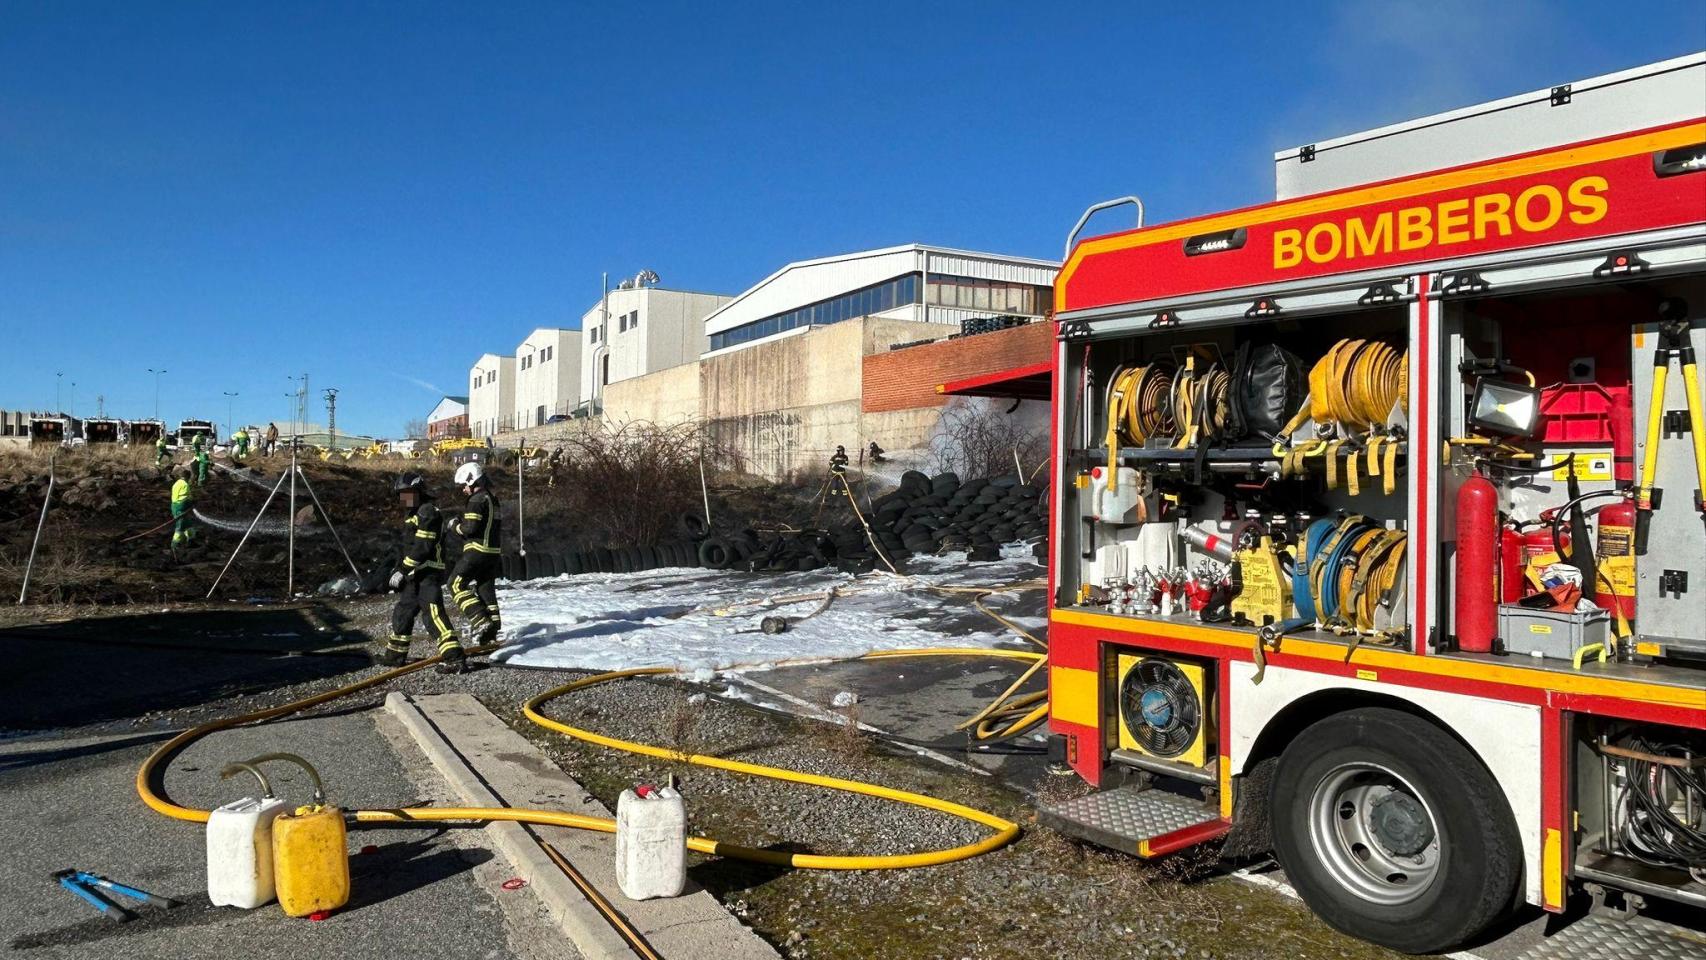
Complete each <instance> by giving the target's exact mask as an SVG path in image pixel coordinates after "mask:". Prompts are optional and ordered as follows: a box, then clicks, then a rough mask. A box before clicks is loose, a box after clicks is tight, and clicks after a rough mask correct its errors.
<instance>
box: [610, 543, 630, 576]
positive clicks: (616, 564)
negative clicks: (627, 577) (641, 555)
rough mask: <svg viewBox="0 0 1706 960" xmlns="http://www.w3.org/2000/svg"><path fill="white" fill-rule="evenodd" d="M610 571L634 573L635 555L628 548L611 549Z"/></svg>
mask: <svg viewBox="0 0 1706 960" xmlns="http://www.w3.org/2000/svg"><path fill="white" fill-rule="evenodd" d="M610 572H611V573H633V572H634V555H633V554H631V553H629V552H628V551H627V549H625V548H621V547H618V548H617V549H615V550H612V551H610Z"/></svg>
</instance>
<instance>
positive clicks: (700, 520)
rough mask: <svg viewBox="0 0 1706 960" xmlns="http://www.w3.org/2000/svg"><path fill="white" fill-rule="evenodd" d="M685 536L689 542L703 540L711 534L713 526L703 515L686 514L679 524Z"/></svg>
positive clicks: (682, 516)
mask: <svg viewBox="0 0 1706 960" xmlns="http://www.w3.org/2000/svg"><path fill="white" fill-rule="evenodd" d="M677 525H678V526H679V527H680V528H681V533H682V535H683V536H685V537H687V539H689V540H703V539H705V538H706V537H707V536H710V534H711V525H710V524H709V523H707V522H706V521H705V515H704V514H702V513H684V514H682V515H681V521H680V523H679V524H677Z"/></svg>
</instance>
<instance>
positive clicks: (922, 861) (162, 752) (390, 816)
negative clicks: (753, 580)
mask: <svg viewBox="0 0 1706 960" xmlns="http://www.w3.org/2000/svg"><path fill="white" fill-rule="evenodd" d="M491 649H492V648H490V647H482V648H477V649H475V650H472V651H470V653H474V654H480V653H487V652H490V650H491ZM901 657H993V658H997V659H1005V660H1023V661H1026V662H1028V663H1031V664H1032V666H1033V669H1034V668H1035V665H1036V664H1037V663H1038V662H1041V661H1042V660H1043V659H1044V658H1045V657H1046V654H1042V653H1036V652H1032V651H1029V650H992V649H984V648H978V647H935V648H927V649H918V650H879V651H876V652H873V653H868V654H864V655H863V656H860V657H854V658H852V659H856V660H886V659H896V658H901ZM437 661H438V658H437V657H432V658H429V659H426V660H420V661H417V662H415V663H411V664H409V665H407V666H403V667H399V668H397V669H395V670H389V671H386V672H385V673H381V674H377V675H375V676H372V677H368V678H367V679H365V680H361V681H358V682H356V683H352V684H350V685H348V686H345V687H340V688H338V689H336V690H331V691H328V692H326V693H321V694H316V695H314V696H312V697H306V698H304V699H302V700H297V701H295V702H294V703H287V704H284V705H283V706H278V707H271V708H268V709H266V710H257V711H255V712H253V713H246V714H242V715H239V716H234V717H227V718H225V719H222V720H214V721H211V722H209V723H204V724H201V725H200V726H196V727H192V728H190V729H188V730H185V731H184V732H182V733H180V734H178V735H177V736H175V737H173V738H172V739H170V740H168V741H166V742H165V743H164V744H162V745H161V746H160V747H159V748H158V749H156V750H155V751H154V752H153V753H151V754H149V756H148V759H146V760H144V761H143V763H142V766H141V767H140V768H138V769H137V771H136V792H137V795H138V796H140V797H141V798H142V802H143V803H145V804H147V805H148V807H149V808H150V809H152V810H154V811H155V812H157V813H161V814H164V815H165V816H168V817H171V818H173V819H175V820H184V821H188V822H192V823H206V822H207V819H208V815H209V814H210V813H211V811H208V810H201V809H197V808H195V807H185V806H181V805H179V804H176V803H173V802H172V801H171V800H169V799H167V798H166V797H165V796H164V795H163V790H164V776H165V774H164V770H163V769H162V768H163V766H164V765H165V764H166V763H167V762H169V761H170V760H171V758H172V757H173V756H176V755H177V754H178V753H179V752H180V751H182V750H183V749H184V748H186V747H188V746H189V745H190V744H192V743H194V742H196V741H197V740H200V739H201V738H202V737H205V736H207V735H208V734H211V733H215V732H217V731H220V730H228V729H230V728H232V727H239V726H246V725H250V724H257V723H265V722H267V721H269V720H277V719H279V718H280V717H286V716H289V715H291V714H294V713H297V712H300V711H302V710H306V709H308V708H310V707H314V706H318V705H320V704H322V703H329V702H331V701H333V700H337V699H339V698H341V697H345V696H348V695H350V694H352V693H357V692H359V691H362V690H367V689H370V688H372V687H376V686H379V685H381V684H384V683H388V682H390V681H392V680H395V679H397V678H399V677H403V676H407V675H408V674H410V673H414V672H415V671H417V670H421V669H423V668H425V667H427V666H430V665H432V664H433V663H436V662H437ZM821 662H823V661H822V660H796V661H783V662H782V663H780V664H777V665H786V664H788V663H821ZM731 669H738V668H731ZM676 672H677V671H676V670H675V668H673V667H641V668H638V669H633V670H615V671H611V672H608V673H601V674H597V675H596V676H591V677H586V678H584V679H580V680H576V681H574V682H572V683H566V684H564V685H562V686H560V687H556V688H555V689H552V690H547V691H545V692H544V693H541V694H539V695H538V696H536V697H534V698H532V699H531V700H529V701H527V703H526V704H525V705H524V706H523V708H522V712H523V713H524V714H526V716H527V718H528V719H529V720H531V721H533V722H534V723H536V724H538V725H539V726H541V727H544V728H546V729H547V730H554V731H556V732H558V733H562V734H566V735H568V736H570V737H574V738H575V739H577V740H583V741H585V742H587V743H592V744H596V745H598V746H602V747H608V748H610V749H612V750H621V751H623V752H626V753H633V754H639V755H641V756H648V757H656V758H658V759H660V760H670V761H674V762H678V763H690V764H693V765H695V766H700V767H708V768H711V769H714V770H726V771H729V772H732V773H745V774H749V775H752V776H757V777H765V778H768V779H771V780H780V781H784V782H787V783H797V784H802V785H805V786H813V787H823V788H825V789H829V790H841V791H845V792H847V793H857V794H862V795H864V796H868V797H878V798H881V799H884V800H893V801H895V802H897V803H905V804H910V805H912V806H915V807H922V808H924V809H926V810H935V811H937V812H939V813H945V814H948V815H949V816H954V817H959V818H960V819H962V820H969V821H971V822H973V823H976V824H979V825H981V826H985V827H988V828H990V829H991V830H992V831H994V832H993V833H991V834H990V835H989V836H987V837H985V838H983V839H982V840H978V841H976V842H974V843H968V844H962V845H961V846H957V847H949V848H945V849H941V850H928V851H924V852H922V853H907V854H886V855H857V854H852V855H835V854H815V853H782V852H778V851H775V850H760V849H756V848H753V847H744V846H740V845H738V844H733V843H728V842H725V841H721V840H715V839H712V838H709V837H691V838H689V839H688V841H687V847H688V849H690V850H694V851H697V852H699V853H706V854H713V855H716V856H724V857H733V858H735V859H739V860H748V861H752V862H755V863H764V864H771V865H775V866H786V867H797V868H801V869H808V870H898V869H904V868H908V867H927V866H934V865H937V864H943V863H953V862H954V861H957V860H966V859H970V858H971V857H975V856H979V855H981V854H985V853H988V852H990V851H992V850H998V849H1000V848H1001V847H1004V846H1006V845H1007V844H1009V843H1011V842H1013V840H1014V839H1015V838H1017V837H1018V835H1019V825H1018V824H1016V823H1014V822H1012V821H1011V820H1007V819H1005V818H1003V817H998V816H996V815H995V814H992V813H988V812H985V811H982V810H978V809H976V808H973V807H968V806H965V805H964V804H959V803H954V802H952V801H949V800H943V799H940V798H938V797H931V796H927V795H925V794H921V793H914V792H912V791H909V790H897V789H895V788H893V787H884V786H881V785H879V784H874V783H866V782H864V781H860V780H849V779H844V778H841V777H826V776H820V775H817V774H811V773H802V772H800V771H798V770H788V769H785V768H782V767H770V766H765V765H763V764H757V763H745V762H742V761H739V760H729V759H725V758H723V757H715V756H708V755H704V754H686V753H682V752H681V751H678V750H671V749H668V748H666V747H659V746H654V745H652V744H645V743H639V742H636V741H632V740H622V739H619V738H617V737H611V736H606V735H604V734H601V733H597V732H595V731H592V730H586V729H582V728H580V727H574V726H570V725H569V724H566V723H563V722H561V721H559V720H554V719H552V718H550V717H548V716H546V715H545V714H544V713H542V712H541V710H542V708H543V707H544V706H545V704H547V703H549V702H550V701H552V700H555V699H556V698H558V697H561V696H563V695H565V694H568V693H571V692H573V691H575V690H584V689H586V688H588V687H592V686H596V685H598V684H601V683H610V682H612V681H616V680H623V679H627V678H630V677H639V676H662V675H667V674H672V673H676ZM351 816H352V817H353V818H354V819H355V820H356V822H358V823H406V822H443V821H463V822H485V821H496V820H510V821H516V822H520V823H532V824H539V825H543V826H554V827H571V828H574V829H577V830H593V831H598V832H601V833H614V832H615V830H616V823H615V821H614V820H611V819H609V818H606V817H589V816H583V815H580V814H574V813H566V812H563V811H558V810H529V809H521V808H511V807H404V808H400V809H392V810H356V811H352V812H351Z"/></svg>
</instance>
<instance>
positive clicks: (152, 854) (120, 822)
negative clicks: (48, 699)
mask: <svg viewBox="0 0 1706 960" xmlns="http://www.w3.org/2000/svg"><path fill="white" fill-rule="evenodd" d="M161 736H162V735H160V734H148V735H141V736H134V735H122V734H121V735H104V736H103V735H96V736H81V737H76V738H69V739H52V738H30V739H25V740H13V741H10V742H6V743H0V796H4V798H5V802H4V803H0V838H3V839H0V846H3V848H4V850H5V854H4V856H0V930H4V931H5V935H4V936H5V940H4V941H3V944H4V949H5V950H6V951H8V952H9V953H15V954H17V955H19V956H32V957H54V958H59V957H99V958H104V960H111V958H114V957H125V958H139V960H146V958H156V957H158V958H162V960H167V958H170V960H181V958H185V957H267V956H324V957H350V958H361V957H374V958H381V957H382V958H387V960H390V958H393V957H396V956H397V955H398V953H399V950H405V951H406V952H407V953H408V955H409V956H411V957H417V958H437V957H442V958H445V960H452V958H454V960H466V958H483V957H508V956H513V955H516V954H517V953H531V951H527V950H518V949H516V948H515V946H514V945H513V944H512V943H511V931H509V930H508V924H507V923H506V920H505V916H504V912H503V911H502V910H500V908H499V905H498V904H497V902H496V901H495V899H494V898H495V897H497V896H507V895H510V894H508V893H507V892H505V891H501V890H500V889H498V888H497V887H496V886H495V885H493V884H491V883H489V882H487V881H488V880H489V879H490V878H491V877H493V876H495V875H498V874H500V873H501V870H498V872H497V873H494V872H493V871H494V869H496V868H498V867H499V866H500V865H492V866H491V867H488V868H486V869H483V870H477V869H476V868H477V867H480V866H481V865H482V864H486V863H487V862H488V861H490V860H491V859H492V857H493V855H492V854H491V853H490V852H489V851H487V850H485V849H483V848H481V847H479V846H477V845H471V844H468V843H465V842H458V839H457V838H454V837H451V836H450V835H448V834H447V833H446V832H445V831H442V830H436V829H394V828H385V829H382V830H362V831H359V832H357V833H354V834H352V836H351V838H350V844H351V849H352V852H353V851H357V850H360V849H361V848H362V846H364V845H368V844H373V845H376V846H377V847H378V849H377V851H376V852H372V853H368V854H358V855H356V856H354V857H353V858H352V860H351V868H352V890H353V895H352V900H351V902H350V904H349V905H348V906H347V907H345V908H344V909H342V910H340V911H338V912H337V913H335V914H334V915H333V916H332V917H331V918H329V919H327V920H325V921H321V922H312V921H308V920H302V919H291V918H288V917H286V916H284V914H283V913H282V912H281V911H280V910H279V909H278V907H277V906H276V905H269V906H266V907H261V908H259V909H256V910H249V911H244V910H237V909H235V908H230V907H221V908H213V907H210V906H209V905H208V901H207V895H206V886H205V884H206V872H205V854H204V850H203V833H202V829H201V827H200V826H199V825H195V824H189V823H181V822H178V821H174V820H169V819H167V818H165V817H162V816H160V815H158V814H155V813H153V812H152V811H150V810H148V809H147V808H146V807H144V806H143V804H142V803H141V801H140V800H139V799H138V798H137V795H136V791H135V787H134V784H133V780H134V777H135V773H136V768H137V766H138V765H139V764H140V763H141V762H142V760H143V758H144V757H146V756H147V754H148V752H149V751H150V750H151V749H152V748H153V746H154V745H155V744H156V743H157V742H158V740H159V739H161ZM279 750H283V751H290V752H295V753H300V754H302V755H303V756H305V757H308V758H310V760H312V761H314V762H317V763H318V764H319V766H320V770H321V775H322V776H323V777H324V779H325V782H326V787H327V791H328V793H329V795H330V798H331V800H332V802H333V803H335V804H339V805H343V806H392V805H397V804H399V803H400V802H413V801H416V800H417V799H419V800H427V801H430V800H431V798H430V797H426V796H423V791H422V789H421V787H420V786H419V784H418V781H415V780H411V778H410V776H409V774H408V773H407V772H406V771H405V770H404V768H403V765H402V764H401V763H400V762H399V760H398V757H397V755H396V753H395V752H394V751H393V749H392V747H391V745H390V744H389V743H388V742H387V739H386V738H385V737H384V736H382V735H381V732H380V731H379V729H378V728H377V727H376V726H375V716H374V713H373V712H372V711H370V710H364V711H361V712H356V713H341V714H339V713H334V714H331V715H326V716H321V717H317V718H309V719H304V720H300V721H291V722H285V723H278V724H271V725H267V726H264V727H259V728H254V729H247V730H233V731H225V732H222V733H219V734H216V735H214V736H213V737H211V738H209V739H208V740H204V741H202V742H201V743H198V744H195V745H193V746H192V747H191V748H190V749H189V750H187V751H186V752H185V753H184V754H183V755H182V756H180V757H179V758H178V759H177V761H176V762H174V763H173V764H172V766H171V769H170V772H169V774H168V776H167V787H168V793H169V795H170V796H171V797H172V798H173V799H174V800H176V801H178V802H181V803H185V804H187V805H193V806H203V807H206V806H213V805H215V804H217V803H222V802H226V801H229V800H232V799H236V798H237V797H240V796H243V795H245V794H250V793H251V792H253V791H254V790H255V787H256V785H255V783H254V781H253V779H252V778H247V777H245V778H244V779H243V780H231V781H224V782H222V781H221V780H220V778H219V775H218V771H219V769H220V768H221V767H222V766H223V765H224V764H225V763H226V762H228V761H230V760H234V759H241V758H245V757H249V756H253V755H256V754H260V753H265V752H272V751H279ZM275 766H276V767H277V774H278V776H277V777H276V778H275V779H276V783H275V786H276V787H277V790H278V793H279V795H280V796H284V797H287V798H291V799H298V798H300V799H303V800H306V798H307V796H308V791H307V785H306V781H305V780H304V779H303V778H302V777H301V776H300V775H298V774H294V773H287V772H286V771H287V766H286V765H283V764H277V765H275ZM464 839H466V838H464ZM65 867H76V868H79V869H83V870H88V871H90V872H93V873H98V874H103V875H106V876H109V877H111V878H112V879H115V880H119V881H121V882H126V883H130V884H133V885H136V886H140V887H142V888H143V889H146V890H150V891H153V892H155V893H160V894H164V895H167V896H170V897H173V898H176V899H178V900H181V901H184V906H181V907H179V908H177V909H174V910H171V911H166V912H160V911H157V910H155V909H154V908H151V907H141V908H140V910H139V912H140V917H139V919H138V920H136V921H135V922H132V923H126V924H116V923H112V922H110V921H108V920H106V919H104V918H102V917H101V916H100V915H99V914H97V913H96V912H95V910H94V909H93V908H91V907H89V906H88V905H86V904H84V903H83V902H82V901H80V900H78V899H76V898H75V897H74V896H72V895H71V894H70V893H69V892H67V891H65V890H62V889H61V888H60V887H59V885H58V884H57V883H55V882H54V881H53V880H52V879H50V876H49V875H50V874H51V873H52V872H53V871H54V870H57V869H61V868H65ZM523 893H525V892H523ZM405 944H406V946H405Z"/></svg>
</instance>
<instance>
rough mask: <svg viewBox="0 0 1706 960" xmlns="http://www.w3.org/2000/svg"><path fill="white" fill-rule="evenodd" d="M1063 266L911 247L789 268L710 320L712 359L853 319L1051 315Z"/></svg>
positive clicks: (949, 320)
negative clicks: (1051, 298) (736, 350)
mask: <svg viewBox="0 0 1706 960" xmlns="http://www.w3.org/2000/svg"><path fill="white" fill-rule="evenodd" d="M1059 268H1060V264H1059V263H1057V262H1055V261H1052V260H1033V259H1030V258H1028V257H1012V256H1005V255H1002V254H996V253H977V252H974V251H970V250H954V249H950V248H947V247H930V246H925V245H923V244H916V243H915V244H907V245H905V246H899V247H884V248H882V249H880V250H866V251H863V252H860V253H848V254H843V255H840V256H834V257H823V258H821V259H817V260H800V261H796V262H794V263H790V264H788V265H787V266H785V267H783V268H781V269H780V270H777V271H776V272H775V273H772V274H771V275H770V276H768V277H765V278H764V279H763V280H760V281H759V282H758V284H757V285H756V286H754V287H753V288H752V289H750V290H748V291H746V292H745V293H743V294H741V295H740V296H738V297H736V298H735V299H734V300H732V301H730V302H729V303H728V304H726V305H724V306H723V307H722V308H721V309H719V310H717V311H716V312H714V313H712V314H710V315H709V316H707V317H706V318H705V333H706V335H707V337H708V338H709V340H710V353H711V354H716V353H719V352H723V351H727V350H733V349H738V348H740V347H744V346H747V345H749V344H752V343H756V342H759V341H761V340H768V339H771V338H774V337H782V336H787V335H791V334H794V333H803V332H805V331H806V330H807V329H809V328H811V327H821V326H825V325H827V324H832V323H839V322H840V321H842V320H849V319H852V318H854V317H866V316H875V317H884V318H890V319H896V320H917V321H927V322H930V323H943V324H955V325H957V324H959V323H960V321H962V320H966V319H970V318H973V317H988V316H991V315H998V314H1011V315H1014V316H1019V317H1041V316H1046V315H1047V313H1048V311H1049V306H1050V297H1051V296H1052V295H1053V285H1054V275H1055V272H1056V271H1057V270H1058V269H1059Z"/></svg>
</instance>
